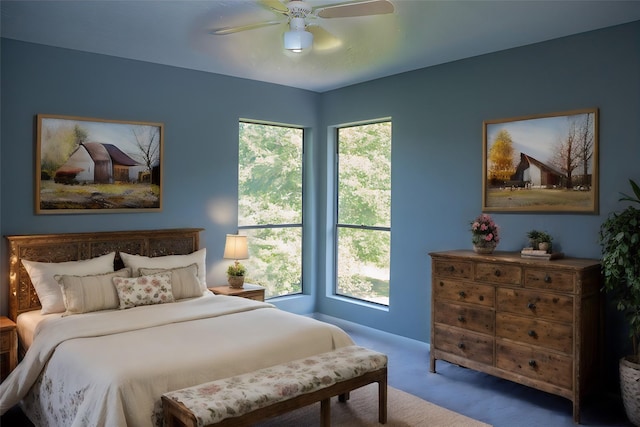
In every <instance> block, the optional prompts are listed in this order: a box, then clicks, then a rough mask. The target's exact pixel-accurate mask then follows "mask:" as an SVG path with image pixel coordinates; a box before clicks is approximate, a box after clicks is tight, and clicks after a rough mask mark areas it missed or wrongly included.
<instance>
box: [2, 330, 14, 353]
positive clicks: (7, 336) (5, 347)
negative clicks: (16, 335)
mask: <svg viewBox="0 0 640 427" xmlns="http://www.w3.org/2000/svg"><path fill="white" fill-rule="evenodd" d="M11 340H13V334H12V333H3V334H0V352H2V353H6V352H7V351H9V350H11Z"/></svg>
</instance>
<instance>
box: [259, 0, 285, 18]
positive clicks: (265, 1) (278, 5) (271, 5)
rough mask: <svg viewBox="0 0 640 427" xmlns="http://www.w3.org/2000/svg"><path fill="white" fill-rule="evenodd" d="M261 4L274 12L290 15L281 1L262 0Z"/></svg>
mask: <svg viewBox="0 0 640 427" xmlns="http://www.w3.org/2000/svg"><path fill="white" fill-rule="evenodd" d="M260 3H262V6H264V7H266V8H267V9H269V10H271V11H273V12H276V13H282V14H283V15H288V14H289V9H287V6H285V5H284V4H283V3H282V2H281V1H280V0H260Z"/></svg>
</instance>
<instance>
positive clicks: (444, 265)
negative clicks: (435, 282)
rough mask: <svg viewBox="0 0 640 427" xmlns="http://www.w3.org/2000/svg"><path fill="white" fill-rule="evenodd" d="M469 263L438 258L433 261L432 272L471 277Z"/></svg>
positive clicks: (461, 277) (449, 275)
mask: <svg viewBox="0 0 640 427" xmlns="http://www.w3.org/2000/svg"><path fill="white" fill-rule="evenodd" d="M471 265H472V264H471V263H470V262H465V261H455V260H440V261H434V263H433V274H435V275H436V276H445V277H456V278H459V279H470V278H471Z"/></svg>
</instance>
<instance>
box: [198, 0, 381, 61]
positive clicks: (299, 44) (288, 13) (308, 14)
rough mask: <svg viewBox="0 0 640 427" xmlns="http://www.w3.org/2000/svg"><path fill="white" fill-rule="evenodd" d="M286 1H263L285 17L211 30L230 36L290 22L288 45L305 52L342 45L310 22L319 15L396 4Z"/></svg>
mask: <svg viewBox="0 0 640 427" xmlns="http://www.w3.org/2000/svg"><path fill="white" fill-rule="evenodd" d="M283 1H284V0H283ZM283 1H280V0H260V1H259V3H260V4H261V5H262V6H263V7H265V8H267V9H269V10H271V11H273V12H275V13H278V14H281V15H284V18H280V19H274V20H270V21H263V22H256V23H253V24H247V25H240V26H234V27H222V28H217V29H214V30H211V31H210V33H211V34H214V35H227V34H233V33H238V32H240V31H247V30H253V29H256V28H262V27H267V26H271V25H281V24H285V23H286V24H288V25H289V31H286V32H285V33H284V48H285V49H287V50H290V51H292V52H302V51H303V50H305V49H308V48H310V47H311V46H312V45H313V46H314V47H315V48H323V47H325V48H326V47H331V46H335V45H336V42H337V43H338V44H339V41H338V40H337V39H336V38H335V37H334V36H333V35H332V34H331V33H329V32H328V31H327V30H325V29H323V28H322V27H321V26H320V25H319V24H318V23H317V22H310V21H314V20H315V19H316V18H321V19H331V18H352V17H356V16H370V15H384V14H388V13H393V11H394V7H393V4H392V3H391V2H390V1H388V0H359V1H351V2H346V3H339V4H332V5H325V6H315V7H313V6H311V5H310V4H308V3H306V2H304V1H299V0H292V1H289V2H284V3H283ZM314 39H315V42H314Z"/></svg>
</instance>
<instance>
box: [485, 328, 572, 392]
mask: <svg viewBox="0 0 640 427" xmlns="http://www.w3.org/2000/svg"><path fill="white" fill-rule="evenodd" d="M496 367H498V368H500V369H504V370H506V371H509V372H512V373H514V374H518V375H523V376H525V377H528V378H532V379H534V380H539V381H542V382H545V383H550V384H554V385H556V386H558V387H562V388H564V389H568V390H572V389H573V375H572V372H573V362H572V358H571V357H569V356H562V355H559V354H554V353H551V352H546V351H543V350H539V349H537V348H532V347H528V346H524V345H518V344H513V343H507V342H503V341H501V340H499V339H498V340H497V342H496Z"/></svg>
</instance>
